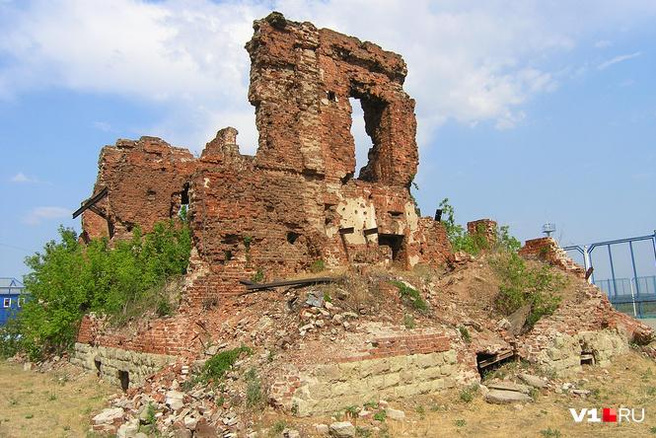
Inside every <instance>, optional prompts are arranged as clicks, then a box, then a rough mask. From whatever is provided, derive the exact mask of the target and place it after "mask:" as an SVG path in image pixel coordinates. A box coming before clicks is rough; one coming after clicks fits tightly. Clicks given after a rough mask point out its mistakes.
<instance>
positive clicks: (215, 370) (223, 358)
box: [201, 345, 252, 382]
mask: <svg viewBox="0 0 656 438" xmlns="http://www.w3.org/2000/svg"><path fill="white" fill-rule="evenodd" d="M251 352H252V350H251V349H250V348H248V347H246V346H244V345H242V346H241V347H237V348H233V349H232V350H226V351H222V352H220V353H217V354H215V355H214V356H212V357H211V358H210V359H208V360H207V362H205V366H204V367H203V373H202V376H201V379H202V380H204V381H206V382H207V381H210V380H213V381H215V382H217V381H219V380H221V379H222V378H223V376H224V375H225V373H226V372H227V371H228V370H229V369H230V368H232V366H233V365H234V363H235V362H237V359H239V356H241V355H242V353H246V354H250V353H251Z"/></svg>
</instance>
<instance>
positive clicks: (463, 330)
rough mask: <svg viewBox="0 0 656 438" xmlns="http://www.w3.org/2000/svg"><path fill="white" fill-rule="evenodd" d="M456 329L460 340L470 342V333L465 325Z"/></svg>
mask: <svg viewBox="0 0 656 438" xmlns="http://www.w3.org/2000/svg"><path fill="white" fill-rule="evenodd" d="M458 331H459V332H460V336H462V340H463V341H465V343H466V344H469V343H470V342H471V335H470V334H469V330H468V329H467V327H465V326H464V325H461V326H460V327H458Z"/></svg>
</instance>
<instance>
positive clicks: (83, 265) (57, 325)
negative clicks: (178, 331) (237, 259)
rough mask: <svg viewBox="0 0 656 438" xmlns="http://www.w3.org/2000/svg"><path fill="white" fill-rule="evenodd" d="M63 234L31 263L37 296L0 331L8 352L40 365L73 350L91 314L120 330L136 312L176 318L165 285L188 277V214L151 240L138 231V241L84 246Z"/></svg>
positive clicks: (160, 227) (30, 282) (30, 283)
mask: <svg viewBox="0 0 656 438" xmlns="http://www.w3.org/2000/svg"><path fill="white" fill-rule="evenodd" d="M59 234H60V241H58V242H56V241H54V240H53V241H50V242H48V243H46V245H45V246H44V249H43V252H38V253H36V254H34V255H33V256H30V257H28V258H27V259H26V264H27V266H28V267H29V268H30V269H31V272H30V273H29V274H28V275H26V276H25V287H26V290H27V291H28V292H29V293H30V296H31V298H30V300H28V302H27V303H25V305H24V306H23V309H22V311H21V312H20V313H19V314H18V316H17V318H16V319H14V320H12V321H11V322H10V324H8V326H7V327H6V328H4V333H0V345H1V346H0V349H1V350H2V351H1V352H2V353H3V354H5V355H9V354H13V353H15V352H17V351H24V352H26V353H27V354H28V355H29V356H30V357H31V358H33V359H36V358H40V357H43V356H44V355H47V354H57V353H60V352H62V351H64V350H66V349H68V348H70V347H71V346H72V344H73V343H74V341H75V336H76V333H77V330H78V326H79V323H80V320H81V318H82V316H83V315H84V314H85V313H88V312H96V313H99V314H103V315H107V316H108V317H109V318H110V320H112V321H114V322H115V323H117V324H118V323H121V322H124V321H126V319H127V318H129V317H130V316H134V315H135V311H139V312H142V311H146V310H147V309H155V310H156V312H157V314H158V315H159V316H165V315H169V314H171V313H172V312H173V309H174V303H171V301H170V297H169V296H168V294H167V293H166V292H167V288H166V287H165V286H166V285H167V284H170V283H171V282H172V281H173V279H175V278H176V277H178V278H179V277H180V276H182V275H183V274H185V273H186V270H187V266H188V264H189V252H190V250H191V234H190V231H189V228H188V227H187V222H186V218H185V216H184V215H182V216H181V217H180V219H171V220H169V221H163V222H159V223H157V224H156V225H155V226H154V228H153V230H152V232H150V233H148V234H145V235H144V234H143V233H142V232H141V230H140V229H139V228H135V229H134V232H133V237H132V239H130V240H117V241H113V242H112V243H111V244H110V242H109V241H108V239H107V238H100V239H93V240H92V241H91V242H89V243H88V244H87V245H85V244H83V243H81V242H80V240H79V238H78V235H77V233H76V232H75V231H74V230H72V229H68V228H63V227H61V228H60V229H59Z"/></svg>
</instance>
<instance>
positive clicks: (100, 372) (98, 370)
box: [93, 359, 102, 377]
mask: <svg viewBox="0 0 656 438" xmlns="http://www.w3.org/2000/svg"><path fill="white" fill-rule="evenodd" d="M93 364H94V365H95V366H96V375H97V376H98V377H100V376H101V375H102V370H101V366H102V363H101V362H100V361H99V360H98V359H95V360H94V361H93Z"/></svg>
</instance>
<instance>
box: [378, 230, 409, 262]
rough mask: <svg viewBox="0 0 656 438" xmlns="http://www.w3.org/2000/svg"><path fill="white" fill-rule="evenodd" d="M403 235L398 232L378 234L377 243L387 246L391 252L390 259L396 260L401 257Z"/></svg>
mask: <svg viewBox="0 0 656 438" xmlns="http://www.w3.org/2000/svg"><path fill="white" fill-rule="evenodd" d="M403 237H404V236H403V235H400V234H379V235H378V245H379V246H388V247H389V248H390V250H391V252H392V261H394V262H396V261H399V260H400V259H401V250H402V249H403Z"/></svg>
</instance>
